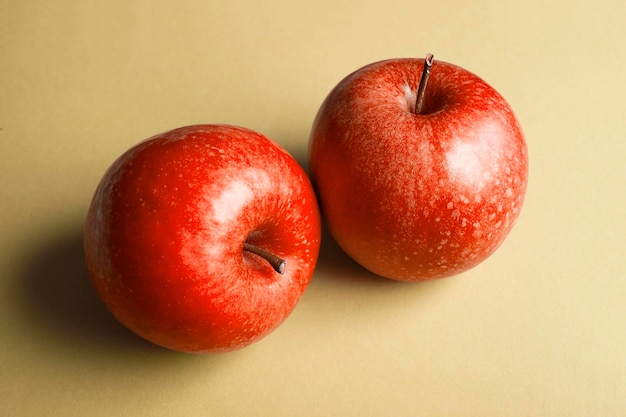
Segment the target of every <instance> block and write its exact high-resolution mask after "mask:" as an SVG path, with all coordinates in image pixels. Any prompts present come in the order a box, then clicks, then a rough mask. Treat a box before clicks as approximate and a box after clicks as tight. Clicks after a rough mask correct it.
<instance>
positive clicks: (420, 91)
mask: <svg viewBox="0 0 626 417" xmlns="http://www.w3.org/2000/svg"><path fill="white" fill-rule="evenodd" d="M434 58H435V56H434V55H433V54H427V55H426V59H424V70H423V71H422V79H421V80H420V85H419V87H418V88H417V100H416V102H415V114H421V113H422V112H423V111H424V104H425V101H426V100H425V99H424V98H425V96H426V84H428V78H429V77H430V69H431V68H432V67H433V59H434Z"/></svg>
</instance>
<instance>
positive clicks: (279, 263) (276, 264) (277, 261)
mask: <svg viewBox="0 0 626 417" xmlns="http://www.w3.org/2000/svg"><path fill="white" fill-rule="evenodd" d="M243 249H244V250H247V251H248V252H252V253H254V254H255V255H259V256H260V257H261V258H263V259H265V260H266V261H267V262H269V264H270V265H271V266H272V268H274V271H276V272H278V273H279V274H284V273H285V265H286V264H287V263H286V262H285V260H284V259H281V258H279V257H278V256H276V255H274V254H273V253H270V252H268V251H266V250H265V249H262V248H259V247H258V246H254V245H253V244H251V243H248V242H246V243H244V244H243Z"/></svg>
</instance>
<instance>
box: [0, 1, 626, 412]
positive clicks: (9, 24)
mask: <svg viewBox="0 0 626 417" xmlns="http://www.w3.org/2000/svg"><path fill="white" fill-rule="evenodd" d="M625 21H626V8H625V7H624V6H623V4H622V2H620V1H617V0H597V1H594V2H589V1H583V0H570V1H564V0H563V1H561V0H541V1H539V0H529V1H525V2H512V1H499V0H476V1H473V2H466V1H459V0H442V1H422V0H417V1H400V0H388V1H383V2H381V1H369V0H363V1H358V2H357V1H347V0H334V1H328V0H318V1H292V0H290V1H287V0H279V1H271V2H270V1H268V2H261V1H241V0H229V1H206V0H205V1H200V0H177V1H175V2H174V1H147V0H126V1H100V0H96V1H87V2H86V1H72V0H58V1H54V2H52V1H44V0H21V1H19V2H16V1H10V0H0V172H1V174H2V181H1V182H0V201H1V205H0V317H2V320H0V414H2V415H5V416H13V417H26V416H35V415H48V416H66V417H70V416H85V415H89V416H94V417H95V416H122V415H145V416H169V417H173V416H186V417H192V416H256V417H262V416H272V417H281V416H303V417H304V416H342V417H351V416H355V417H356V416H359V417H365V416H394V417H397V416H476V417H478V416H480V417H489V416H494V417H495V416H569V417H574V416H580V417H583V416H585V417H588V416H605V417H608V416H615V417H617V416H624V415H626V395H625V394H626V388H625V387H626V354H625V352H626V333H625V332H624V317H625V316H626V303H625V302H624V300H625V294H626V256H625V255H626V254H625V252H624V249H625V243H626V238H625V236H626V220H625V214H626V209H625V205H626V164H625V163H624V161H625V160H626V145H625V143H626V118H625V117H624V110H625V108H626V107H625V104H624V103H625V102H624V97H626V80H625V78H624V66H625V65H626V48H625V47H624V43H623V40H624V39H625V38H626V26H625V25H624V22H625ZM428 52H432V53H434V54H435V59H439V60H443V61H448V62H452V63H455V64H457V65H460V66H463V67H465V68H467V69H469V70H470V71H472V72H474V73H476V74H478V75H479V76H481V77H482V78H484V79H485V80H487V81H488V82H489V83H490V84H491V85H492V86H494V87H495V88H496V89H497V90H499V91H500V92H501V93H502V95H504V97H505V98H506V99H507V100H508V101H509V103H510V104H511V106H512V107H513V108H514V109H515V111H516V113H517V116H518V117H519V119H520V121H521V123H522V126H523V128H524V130H525V133H526V137H527V142H528V148H529V155H530V181H529V187H528V194H527V198H526V203H525V206H524V209H523V211H522V215H521V217H520V219H519V221H518V223H517V225H516V226H515V228H514V229H513V232H512V233H511V235H510V236H509V238H508V240H507V241H506V242H505V244H504V245H503V246H502V247H501V248H500V249H499V250H498V251H497V252H496V253H495V254H494V255H493V256H492V257H491V258H490V259H488V260H487V261H486V262H484V263H483V264H481V265H480V266H478V267H476V268H475V269H473V270H471V271H469V272H467V273H464V274H462V275H459V276H456V277H454V278H448V279H446V280H440V281H433V282H428V283H422V284H403V283H397V282H392V281H388V280H384V279H382V278H378V277H375V276H373V275H371V274H369V273H367V272H366V271H364V270H363V269H362V268H360V267H359V266H358V265H356V264H354V263H353V262H352V261H351V260H350V259H348V258H347V257H346V256H345V255H344V254H343V253H342V252H341V250H340V249H339V248H338V247H337V246H336V245H335V244H334V243H333V241H332V239H331V238H330V237H329V236H328V235H325V236H324V242H323V245H322V252H321V256H320V260H319V264H318V266H317V270H316V273H315V275H314V277H313V280H312V282H311V285H310V286H309V288H308V289H307V291H306V293H305V295H304V297H303V298H302V300H301V302H300V304H298V306H297V307H296V309H295V310H294V312H293V314H292V315H291V316H290V318H289V319H288V320H287V321H286V322H285V323H284V324H283V325H282V326H281V327H280V328H279V329H278V330H276V331H275V332H274V333H272V334H271V335H270V336H268V337H267V338H265V339H264V340H262V341H261V342H259V343H257V344H255V345H253V346H250V347H249V348H246V349H243V350H240V351H237V352H233V353H229V354H224V355H209V356H206V355H205V356H202V355H186V354H180V353H174V352H170V351H167V350H164V349H161V348H158V347H156V346H153V345H151V344H149V343H147V342H144V341H142V340H141V339H139V338H137V337H136V336H134V335H133V334H131V333H130V332H129V331H127V330H126V329H124V328H123V327H122V326H121V325H119V324H118V323H117V322H116V321H115V320H114V319H113V318H112V317H111V316H110V315H109V314H108V312H107V311H106V310H105V309H104V307H103V306H102V305H101V304H100V302H99V300H98V299H97V297H96V295H95V294H94V292H93V289H92V287H91V284H90V283H89V281H88V277H87V274H86V271H85V266H84V263H83V260H82V240H81V239H82V236H81V234H82V221H83V218H84V216H85V212H86V209H87V206H88V204H89V202H90V200H91V196H92V194H93V191H94V189H95V187H96V185H97V183H98V181H99V180H100V178H101V176H102V174H103V173H104V171H105V170H106V168H107V167H108V166H109V165H110V164H111V163H112V162H113V160H114V159H115V158H116V157H117V156H118V155H120V154H121V153H122V152H123V151H125V150H126V149H127V148H129V147H130V146H132V145H133V144H135V143H136V142H138V141H140V140H142V139H144V138H147V137H149V136H152V135H154V134H156V133H160V132H162V131H165V130H168V129H172V128H175V127H179V126H183V125H187V124H193V123H231V124H236V125H241V126H245V127H248V128H251V129H254V130H257V131H259V132H262V133H264V134H266V135H268V136H270V137H272V138H273V139H274V140H276V141H277V142H279V143H280V144H282V145H283V146H284V147H286V148H287V149H288V150H289V151H290V152H291V153H292V154H293V155H294V156H295V157H296V158H297V159H298V161H300V162H301V163H302V165H304V166H306V152H307V141H308V134H309V129H310V127H311V123H312V121H313V118H314V116H315V113H316V111H317V109H318V107H319V105H320V104H321V102H322V100H323V99H324V97H325V96H326V94H327V93H328V92H329V91H330V89H331V88H332V87H333V86H334V85H335V84H336V83H337V82H338V81H339V80H340V79H341V78H343V77H344V76H345V75H347V74H348V73H350V72H352V71H354V70H356V69H357V68H359V67H361V66H363V65H365V64H368V63H370V62H373V61H377V60H381V59H386V58H394V57H405V56H417V57H423V56H424V55H425V54H426V53H428Z"/></svg>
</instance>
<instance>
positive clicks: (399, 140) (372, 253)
mask: <svg viewBox="0 0 626 417" xmlns="http://www.w3.org/2000/svg"><path fill="white" fill-rule="evenodd" d="M424 65H425V61H424V60H422V59H393V60H386V61H381V62H376V63H373V64H370V65H368V66H365V67H363V68H361V69H359V70H357V71H355V72H354V73H352V74H350V75H348V76H347V77H346V78H345V79H343V80H342V81H341V82H340V83H339V84H338V85H337V86H336V87H335V88H334V89H333V90H332V91H331V92H330V94H329V95H328V96H327V98H326V100H325V101H324V102H323V104H322V106H321V108H320V109H319V111H318V114H317V116H316V118H315V121H314V123H313V127H312V130H311V135H310V139H309V158H310V160H309V162H310V170H311V177H312V180H313V184H314V187H315V188H316V191H317V193H318V199H319V201H320V205H321V209H322V215H323V216H324V217H325V221H326V223H327V225H328V228H329V230H330V232H331V234H332V235H333V237H334V238H335V239H336V241H337V242H338V244H339V245H340V246H341V247H342V248H343V249H344V250H345V251H346V253H347V254H348V255H349V256H351V257H352V258H353V259H354V260H355V261H357V262H358V263H360V264H361V265H362V266H364V267H365V268H367V269H368V270H370V271H372V272H374V273H376V274H378V275H381V276H384V277H387V278H392V279H396V280H404V281H420V280H428V279H435V278H442V277H447V276H451V275H455V274H458V273H460V272H463V271H466V270H468V269H470V268H472V267H474V266H476V265H477V264H479V263H480V262H482V261H483V260H485V259H486V258H487V257H488V256H490V255H491V254H492V253H493V252H494V251H495V250H496V249H497V248H498V247H499V246H500V244H501V243H502V242H503V240H504V239H505V237H506V236H507V235H508V234H509V232H510V230H511V228H512V227H513V225H514V223H515V222H516V219H517V218H518V216H519V214H520V210H521V208H522V204H523V200H524V195H525V191H526V185H527V178H528V156H527V148H526V143H525V139H524V134H523V132H522V128H521V126H520V124H519V122H518V120H517V118H516V117H515V115H514V113H513V111H512V109H511V107H510V106H509V105H508V104H507V102H506V101H505V100H504V98H503V97H502V96H501V95H500V94H499V93H498V92H497V91H495V90H494V89H493V88H492V87H490V86H489V85H488V84H487V83H486V82H484V81H483V80H482V79H480V78H479V77H477V76H476V75H474V74H472V73H470V72H469V71H467V70H464V69H462V68H460V67H458V66H455V65H452V64H449V63H445V62H441V61H434V63H433V64H432V67H431V69H430V77H429V81H428V84H427V85H426V88H425V89H424V91H425V95H424V101H423V106H424V107H423V110H422V111H421V112H419V113H416V111H415V107H416V100H417V98H416V96H417V91H418V87H419V84H420V80H421V78H422V73H423V70H424Z"/></svg>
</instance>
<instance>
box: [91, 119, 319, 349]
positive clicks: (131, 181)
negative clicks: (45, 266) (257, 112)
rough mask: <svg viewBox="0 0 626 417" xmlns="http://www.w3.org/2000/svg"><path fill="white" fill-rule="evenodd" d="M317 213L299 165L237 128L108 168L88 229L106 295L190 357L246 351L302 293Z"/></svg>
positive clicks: (168, 144) (149, 335)
mask: <svg viewBox="0 0 626 417" xmlns="http://www.w3.org/2000/svg"><path fill="white" fill-rule="evenodd" d="M320 229H321V227H320V214H319V209H318V205H317V200H316V197H315V194H314V191H313V188H312V186H311V183H310V181H309V179H308V177H307V175H306V173H305V172H304V170H303V169H302V168H301V167H300V166H299V165H298V163H297V162H296V161H295V159H293V157H292V156H290V155H289V154H288V153H287V152H286V151H285V150H284V149H283V148H281V147H280V146H279V145H277V144H276V143H274V142H273V141H271V140H270V139H269V138H267V137H265V136H263V135H261V134H259V133H256V132H253V131H251V130H248V129H244V128H241V127H236V126H229V125H194V126H188V127H182V128H178V129H174V130H171V131H168V132H165V133H162V134H159V135H156V136H154V137H152V138H149V139H147V140H145V141H143V142H140V143H139V144H137V145H136V146H134V147H132V148H131V149H129V150H128V151H126V152H125V153H124V154H123V155H121V156H120V157H119V158H118V159H117V160H116V161H115V162H114V163H113V165H112V166H111V167H110V168H109V169H108V171H107V172H106V173H105V174H104V177H103V178H102V180H101V182H100V183H99V185H98V187H97V189H96V191H95V195H94V196H93V200H92V202H91V205H90V207H89V210H88V213H87V217H86V220H85V228H84V249H85V259H86V263H87V267H88V270H89V274H90V277H91V281H92V282H93V284H94V287H95V289H96V290H97V293H98V295H99V297H100V298H101V299H102V301H103V302H104V304H105V305H106V307H107V308H108V309H109V310H110V311H111V312H112V313H113V315H114V316H115V317H116V318H117V319H118V320H119V321H120V322H121V323H122V324H124V325H125V326H126V327H128V328H129V329H130V330H132V331H133V332H135V333H136V334H137V335H139V336H141V337H143V338H145V339H147V340H149V341H151V342H153V343H155V344H157V345H161V346H163V347H166V348H169V349H173V350H177V351H183V352H202V353H205V352H226V351H231V350H235V349H240V348H243V347H245V346H247V345H249V344H251V343H253V342H256V341H258V340H260V339H261V338H262V337H264V336H266V335H267V334H269V333H270V332H271V331H272V330H274V329H276V328H277V327H278V326H279V325H280V324H281V323H282V322H283V321H284V320H285V319H286V318H287V317H288V316H289V314H290V313H291V312H292V310H293V309H294V307H295V306H296V304H297V302H298V301H299V299H300V297H301V295H302V294H303V292H304V290H305V289H306V287H307V285H308V283H309V281H310V279H311V277H312V274H313V270H314V267H315V264H316V261H317V256H318V253H319V245H320Z"/></svg>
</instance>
